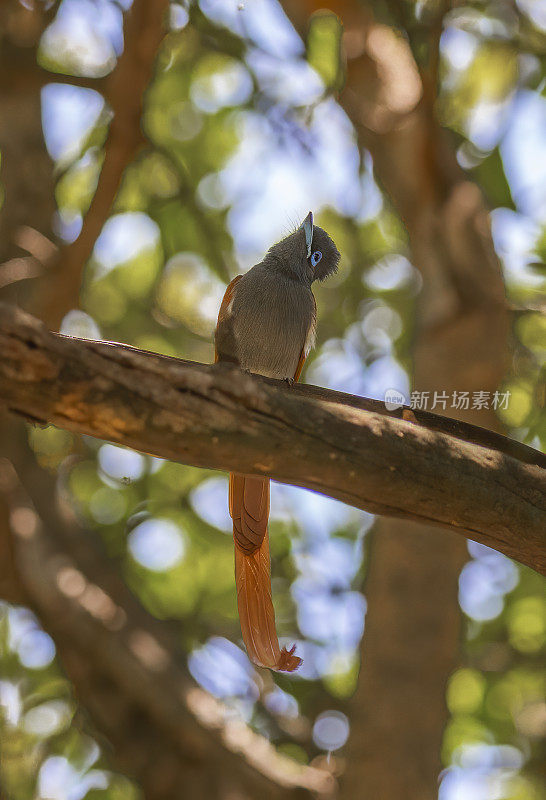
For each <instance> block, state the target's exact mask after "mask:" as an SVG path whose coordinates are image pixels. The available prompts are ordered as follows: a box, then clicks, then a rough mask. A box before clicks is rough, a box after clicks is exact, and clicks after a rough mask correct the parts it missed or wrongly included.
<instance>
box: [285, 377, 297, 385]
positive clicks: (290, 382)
mask: <svg viewBox="0 0 546 800" xmlns="http://www.w3.org/2000/svg"><path fill="white" fill-rule="evenodd" d="M284 380H285V381H286V383H287V384H288V385H289V386H290V387H292V386H293V385H294V383H295V380H294V378H285V379H284Z"/></svg>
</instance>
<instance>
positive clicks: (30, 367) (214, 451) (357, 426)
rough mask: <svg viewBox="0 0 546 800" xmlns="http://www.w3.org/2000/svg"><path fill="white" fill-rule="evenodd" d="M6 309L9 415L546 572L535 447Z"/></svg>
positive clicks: (541, 472) (4, 383) (0, 324)
mask: <svg viewBox="0 0 546 800" xmlns="http://www.w3.org/2000/svg"><path fill="white" fill-rule="evenodd" d="M0 308H1V312H0V351H1V352H2V359H1V361H0V378H1V381H0V400H1V401H3V402H4V404H5V405H6V406H7V407H8V409H9V410H12V411H16V412H18V413H20V414H23V415H25V416H27V417H29V418H30V419H34V420H36V421H39V422H42V423H43V422H51V423H53V424H56V425H59V426H60V427H63V428H66V429H68V430H71V431H75V432H78V433H84V434H89V435H92V436H97V437H99V438H105V439H109V440H112V441H115V442H119V443H121V444H125V445H128V446H130V447H133V448H135V449H137V450H141V451H145V452H149V453H152V454H154V455H157V456H160V457H162V458H168V459H171V460H179V461H183V462H184V463H188V464H193V465H195V466H201V467H210V468H214V469H223V470H232V471H233V470H234V471H237V472H244V473H255V474H262V475H269V476H271V477H273V478H275V479H277V480H281V481H285V482H288V483H293V484H296V485H299V486H306V487H307V488H311V489H316V490H318V491H321V492H323V493H325V494H328V495H330V496H332V497H336V498H338V499H340V500H343V501H344V502H347V503H349V504H351V505H354V506H357V507H359V508H365V509H366V510H368V511H371V512H374V513H379V514H385V515H389V516H404V517H408V518H410V519H414V520H419V521H421V522H427V523H429V524H441V525H443V526H445V527H450V528H452V529H453V530H455V531H458V532H461V533H463V534H464V535H466V536H469V537H471V538H473V539H475V540H477V541H480V542H483V543H485V544H488V545H491V546H495V547H497V548H498V549H499V550H501V551H502V552H504V553H506V554H507V555H510V556H512V557H516V558H519V560H521V561H522V562H523V563H526V564H528V565H530V566H532V567H533V568H534V569H537V570H539V571H546V552H545V551H546V548H545V533H544V531H545V528H546V525H545V522H546V517H545V514H546V470H545V469H544V464H545V463H546V458H544V457H543V456H542V454H540V453H537V452H535V451H534V450H532V449H531V448H528V447H526V446H524V445H519V444H516V443H511V444H508V443H507V440H506V439H504V437H502V436H495V435H494V434H492V433H483V432H482V433H481V434H480V433H479V432H477V431H476V429H475V428H473V427H471V426H470V427H469V428H468V429H467V428H466V426H464V425H462V424H459V426H458V430H459V433H460V432H461V431H462V432H464V431H465V430H468V436H469V438H470V440H472V439H473V438H474V439H475V438H478V440H480V441H481V442H482V444H480V445H476V444H475V443H473V442H472V441H465V440H464V439H462V438H460V436H459V437H455V436H452V435H449V434H446V433H443V432H440V430H438V428H439V427H442V425H446V424H448V425H449V423H446V422H442V421H441V420H440V421H438V423H437V424H436V430H433V429H431V428H426V427H425V426H424V425H420V424H419V422H418V420H417V417H415V415H414V414H413V412H411V411H409V410H408V411H407V412H406V417H407V419H404V418H398V419H397V418H395V417H390V416H388V415H385V414H377V413H375V412H373V411H368V410H364V409H363V408H362V407H361V408H358V407H357V406H358V400H357V399H356V398H354V399H353V403H352V405H349V404H345V403H343V402H340V401H339V399H337V398H339V393H337V397H336V394H335V393H330V392H328V391H327V390H324V389H322V390H321V389H316V388H315V387H309V386H308V387H301V388H299V389H296V390H295V389H294V388H291V389H288V388H287V389H284V388H279V387H277V386H274V385H272V383H271V381H269V382H265V381H263V380H261V379H260V378H257V377H253V376H250V375H246V374H244V373H241V372H240V371H239V370H237V369H236V368H232V367H219V366H217V365H210V366H205V365H201V364H192V363H191V362H181V361H179V360H178V359H170V358H164V357H161V356H156V355H155V354H151V353H146V352H144V351H139V350H136V349H134V348H127V347H124V346H122V345H112V344H104V343H101V342H89V341H84V340H78V339H72V338H70V337H61V336H58V335H55V334H53V333H51V332H49V331H47V330H46V329H45V326H44V325H43V324H42V323H40V322H39V321H38V320H35V319H33V318H32V317H29V316H28V315H26V314H24V313H23V312H21V311H19V310H17V309H14V308H12V307H9V306H4V307H0ZM370 402H371V401H365V403H370ZM365 403H364V405H365ZM372 405H373V403H372ZM377 405H379V403H377ZM429 417H432V418H434V415H429ZM453 424H454V425H455V426H456V423H453ZM484 441H488V442H489V444H488V446H484V444H483V442H484ZM493 442H495V443H496V446H495V444H493ZM492 444H493V446H491V445H492ZM508 451H510V453H511V454H509V452H508ZM515 452H521V455H522V458H514V456H513V454H514V453H515ZM529 462H531V463H529ZM541 464H542V466H541ZM436 535H438V534H436Z"/></svg>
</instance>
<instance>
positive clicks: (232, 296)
mask: <svg viewBox="0 0 546 800" xmlns="http://www.w3.org/2000/svg"><path fill="white" fill-rule="evenodd" d="M339 258H340V256H339V252H338V250H337V248H336V246H335V244H334V243H333V241H332V239H331V238H330V237H329V236H328V234H327V233H326V231H324V230H323V229H322V228H319V227H318V226H316V225H313V214H312V213H311V212H310V213H309V214H308V216H307V217H306V219H305V221H304V222H303V224H302V225H301V227H300V228H298V229H297V230H296V231H295V232H294V233H292V234H291V235H290V236H287V237H286V238H285V239H283V240H282V241H280V242H279V243H278V244H275V245H273V247H271V248H270V249H269V250H268V252H267V254H266V256H265V258H264V260H263V261H262V262H260V263H259V264H256V266H254V267H252V269H250V270H249V271H248V272H247V273H245V274H244V275H238V276H237V277H236V278H234V279H233V280H232V281H231V283H230V284H229V286H228V287H227V289H226V293H225V295H224V299H223V300H222V305H221V306H220V313H219V314H218V323H217V326H216V333H215V349H216V361H224V362H226V361H227V362H232V363H236V364H238V365H239V366H240V367H241V369H244V370H247V371H249V372H253V373H256V374H258V375H266V376H268V377H270V378H281V379H286V380H288V381H289V382H292V381H294V380H296V381H297V380H298V378H299V376H300V373H301V370H302V368H303V364H304V362H305V359H306V357H307V355H308V353H309V350H310V349H311V347H312V346H313V344H314V338H315V325H316V303H315V298H314V296H313V292H312V291H311V284H312V283H313V281H315V280H317V279H318V280H321V281H322V280H324V279H325V278H327V277H328V275H331V274H332V273H333V272H335V271H336V270H337V266H338V263H339ZM229 513H230V515H231V518H232V520H233V539H234V542H235V581H236V585H237V605H238V608H239V618H240V621H241V631H242V634H243V641H244V643H245V645H246V649H247V652H248V655H249V657H250V659H251V660H252V661H253V662H254V663H255V664H258V665H259V666H263V667H269V668H270V669H274V670H282V671H286V672H293V671H294V670H295V669H297V668H298V667H299V665H300V664H301V658H298V657H297V656H296V655H294V650H295V647H296V646H295V645H294V646H293V647H292V649H291V650H287V649H286V648H284V647H283V649H282V651H281V650H280V648H279V642H278V639H277V633H276V630H275V612H274V610H273V602H272V599H271V566H270V558H269V538H268V532H267V522H268V517H269V478H263V477H258V476H255V475H239V474H237V473H230V475H229Z"/></svg>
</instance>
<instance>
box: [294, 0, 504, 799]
mask: <svg viewBox="0 0 546 800" xmlns="http://www.w3.org/2000/svg"><path fill="white" fill-rule="evenodd" d="M283 6H284V8H285V11H286V13H287V14H288V16H289V17H290V19H291V20H292V22H293V23H294V25H295V27H296V29H297V30H298V31H299V32H300V33H301V34H302V36H303V37H305V30H306V26H307V23H308V19H309V15H310V14H312V13H314V12H316V11H318V10H319V9H320V8H321V7H322V4H321V3H320V2H317V0H302V2H297V3H296V2H293V0H283ZM328 6H329V8H330V9H332V10H333V11H334V12H335V13H337V14H338V15H339V17H340V18H341V21H342V23H343V26H344V46H345V55H346V84H345V87H344V90H343V91H342V93H341V95H340V98H339V101H340V103H341V105H342V106H343V107H344V108H345V110H346V112H347V114H348V116H349V117H350V119H351V121H352V122H353V124H354V127H355V131H356V133H357V136H358V140H359V142H360V144H361V146H362V147H364V148H366V149H368V150H369V152H370V153H371V155H372V158H373V162H374V172H375V175H376V177H377V179H378V180H379V182H380V183H381V184H382V186H383V188H384V189H385V192H386V194H387V196H388V198H389V200H390V201H391V203H392V204H393V206H394V208H395V209H396V210H397V211H398V213H399V214H400V216H401V218H402V220H403V222H404V224H405V227H406V229H407V232H408V235H409V241H410V249H411V259H412V261H413V263H414V264H415V266H416V267H418V269H419V270H420V272H421V274H422V277H423V287H422V291H421V295H420V298H419V303H418V308H417V324H416V333H415V339H414V350H413V356H414V376H413V378H414V380H413V388H414V389H416V390H419V391H431V392H433V391H434V390H438V391H447V392H450V391H453V390H458V391H470V392H473V391H479V390H484V391H489V392H492V391H494V390H495V389H496V388H497V387H498V385H499V383H500V381H501V379H502V376H503V373H504V370H505V367H506V359H507V352H506V337H507V329H508V313H507V308H506V304H505V298H504V287H503V283H502V278H501V269H500V264H499V261H498V258H497V257H496V254H495V251H494V247H493V243H492V240H491V234H490V230H489V221H488V217H487V209H486V207H485V204H484V201H483V197H482V195H481V193H480V191H479V189H478V188H477V187H476V186H475V185H473V184H472V183H470V182H469V181H468V180H467V179H466V177H465V175H464V173H463V172H462V170H461V169H460V168H459V166H458V164H457V161H456V158H455V153H454V151H453V149H452V148H451V146H450V143H449V141H448V139H447V134H446V132H445V131H444V130H442V128H441V127H440V125H439V122H438V119H437V117H436V112H435V101H436V79H437V68H438V46H439V39H440V34H441V31H442V24H443V20H442V13H444V12H445V10H446V6H447V4H446V3H441V4H439V5H438V18H437V20H436V23H435V24H434V25H433V26H431V29H430V58H429V63H428V65H427V67H426V68H422V69H421V70H419V68H418V67H417V65H416V63H415V60H414V58H413V55H412V53H411V50H410V47H409V45H408V41H407V39H405V38H404V37H403V34H401V33H399V32H398V31H396V30H395V29H394V28H390V27H388V26H386V25H382V24H379V23H377V22H376V21H375V20H374V19H373V16H372V14H371V10H370V6H369V5H367V4H364V3H358V2H354V1H353V0H331V2H330V3H329V4H328ZM389 7H390V8H394V9H395V10H396V9H397V8H398V7H399V4H397V3H393V4H389ZM395 22H396V23H400V22H401V21H400V20H396V21H395ZM457 413H458V414H459V413H460V412H457ZM460 418H461V419H465V420H467V421H469V422H478V421H479V423H480V424H483V425H486V426H487V427H488V428H491V429H498V421H497V419H496V418H495V415H494V413H493V412H489V413H486V414H480V415H478V414H476V412H472V411H470V412H466V413H464V412H463V413H460ZM378 528H379V529H378V531H377V534H376V535H374V537H373V540H372V545H371V548H370V560H369V565H370V566H369V570H368V577H367V581H366V595H367V599H368V612H367V616H366V628H365V632H364V638H363V644H362V663H363V667H362V674H361V679H360V683H359V687H358V690H357V693H356V695H355V698H354V704H353V708H352V715H351V716H352V731H353V735H352V739H351V742H350V748H349V756H350V757H349V761H348V772H347V776H346V782H345V787H346V796H347V797H358V796H359V795H360V793H361V792H362V790H363V788H364V790H365V791H366V792H367V793H369V795H370V796H371V797H377V798H378V799H379V800H383V799H385V800H391V799H392V800H394V798H398V797H400V796H404V797H405V798H406V799H407V800H426V799H427V798H435V797H436V796H437V776H438V774H439V772H440V769H441V767H442V765H441V762H440V745H441V739H442V733H443V727H444V723H445V720H446V719H447V711H446V708H445V700H444V696H445V681H446V678H447V676H448V674H449V673H450V672H451V670H452V669H453V668H454V667H455V665H456V663H457V661H458V660H459V642H460V621H459V615H458V605H457V590H458V575H459V571H460V568H461V566H462V565H463V563H464V561H465V559H466V558H467V554H466V549H465V548H464V545H463V544H462V543H461V542H460V541H458V540H457V539H456V538H454V537H449V536H447V537H443V539H442V540H441V541H440V539H439V538H438V536H437V533H436V532H435V531H432V530H430V529H425V528H422V527H418V526H414V525H411V526H408V525H407V524H406V523H403V522H395V521H392V520H389V521H382V522H381V524H380V525H379V526H378ZM439 563H442V572H441V573H439V572H438V565H439ZM424 632H426V633H424ZM395 686H396V688H393V687H395ZM425 710H426V711H425ZM393 752H395V753H396V764H397V768H396V769H393V768H392V760H393Z"/></svg>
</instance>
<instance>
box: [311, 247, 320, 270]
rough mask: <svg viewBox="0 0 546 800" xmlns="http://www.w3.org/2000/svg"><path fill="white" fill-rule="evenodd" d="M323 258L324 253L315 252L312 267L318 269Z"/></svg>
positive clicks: (312, 257)
mask: <svg viewBox="0 0 546 800" xmlns="http://www.w3.org/2000/svg"><path fill="white" fill-rule="evenodd" d="M321 258H322V253H321V252H320V250H315V252H314V253H313V255H312V256H311V266H312V267H316V266H317V264H318V263H319V261H320V259H321Z"/></svg>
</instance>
